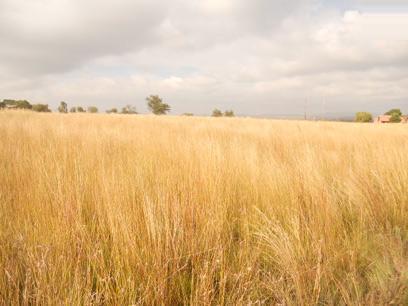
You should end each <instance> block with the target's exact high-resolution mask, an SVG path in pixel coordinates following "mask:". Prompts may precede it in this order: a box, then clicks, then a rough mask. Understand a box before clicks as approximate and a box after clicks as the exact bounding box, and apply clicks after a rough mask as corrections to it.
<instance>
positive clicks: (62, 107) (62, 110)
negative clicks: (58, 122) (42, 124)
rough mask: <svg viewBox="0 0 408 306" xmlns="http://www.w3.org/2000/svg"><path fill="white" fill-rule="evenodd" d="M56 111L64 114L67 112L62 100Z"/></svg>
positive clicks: (66, 106) (65, 104)
mask: <svg viewBox="0 0 408 306" xmlns="http://www.w3.org/2000/svg"><path fill="white" fill-rule="evenodd" d="M58 111H59V112H60V113H63V114H66V113H68V105H67V103H65V102H64V101H61V102H60V106H58Z"/></svg>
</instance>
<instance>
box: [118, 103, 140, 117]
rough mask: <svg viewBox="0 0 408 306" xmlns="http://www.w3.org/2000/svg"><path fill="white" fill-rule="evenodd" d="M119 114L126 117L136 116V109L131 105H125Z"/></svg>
mask: <svg viewBox="0 0 408 306" xmlns="http://www.w3.org/2000/svg"><path fill="white" fill-rule="evenodd" d="M121 113H122V114H128V115H132V114H137V111H136V107H135V106H132V105H126V106H125V107H122V111H121Z"/></svg>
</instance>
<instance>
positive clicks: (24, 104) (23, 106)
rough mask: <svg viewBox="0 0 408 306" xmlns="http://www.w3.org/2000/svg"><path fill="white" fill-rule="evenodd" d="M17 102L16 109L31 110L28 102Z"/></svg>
mask: <svg viewBox="0 0 408 306" xmlns="http://www.w3.org/2000/svg"><path fill="white" fill-rule="evenodd" d="M16 102H17V104H16V105H17V108H21V109H32V107H33V106H32V105H31V104H30V102H28V101H27V100H18V101H16Z"/></svg>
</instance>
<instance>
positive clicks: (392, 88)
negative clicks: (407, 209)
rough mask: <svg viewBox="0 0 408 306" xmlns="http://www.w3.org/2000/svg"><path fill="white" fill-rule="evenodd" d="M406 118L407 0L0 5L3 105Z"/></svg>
mask: <svg viewBox="0 0 408 306" xmlns="http://www.w3.org/2000/svg"><path fill="white" fill-rule="evenodd" d="M150 94H158V95H160V96H161V97H162V98H163V99H164V100H165V102H167V103H169V104H170V105H171V106H172V113H173V114H179V113H183V112H193V113H196V114H208V113H210V112H211V111H212V109H214V108H216V107H217V108H220V109H223V110H224V109H234V110H235V112H236V113H238V114H245V115H272V114H292V115H299V114H303V113H304V112H305V109H307V111H308V112H309V113H311V114H321V113H335V114H349V113H353V112H355V111H359V110H367V111H371V112H373V113H383V112H384V111H386V110H388V109H389V108H392V107H400V108H401V109H402V110H403V111H404V112H406V113H408V0H344V1H340V0H320V1H318V0H167V1H165V0H161V1H159V0H30V1H27V0H0V99H4V98H14V99H28V100H30V101H31V102H33V103H48V104H50V105H51V106H52V107H53V108H55V107H56V106H57V105H58V104H59V101H62V100H64V101H66V102H67V103H68V105H69V106H74V105H82V106H89V105H95V106H97V107H99V108H100V110H105V109H107V108H111V107H118V108H119V107H122V106H124V105H126V104H132V105H135V106H136V107H137V109H138V111H140V112H146V106H145V100H144V99H145V97H146V96H148V95H150Z"/></svg>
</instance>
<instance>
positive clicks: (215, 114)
mask: <svg viewBox="0 0 408 306" xmlns="http://www.w3.org/2000/svg"><path fill="white" fill-rule="evenodd" d="M212 116H213V117H222V116H223V115H222V111H220V110H219V109H217V108H216V109H214V110H213V112H212Z"/></svg>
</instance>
